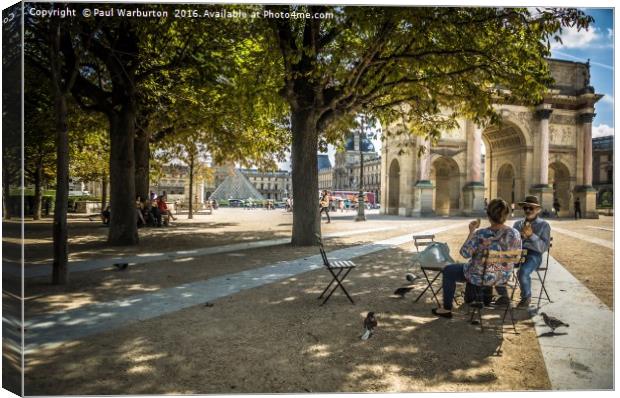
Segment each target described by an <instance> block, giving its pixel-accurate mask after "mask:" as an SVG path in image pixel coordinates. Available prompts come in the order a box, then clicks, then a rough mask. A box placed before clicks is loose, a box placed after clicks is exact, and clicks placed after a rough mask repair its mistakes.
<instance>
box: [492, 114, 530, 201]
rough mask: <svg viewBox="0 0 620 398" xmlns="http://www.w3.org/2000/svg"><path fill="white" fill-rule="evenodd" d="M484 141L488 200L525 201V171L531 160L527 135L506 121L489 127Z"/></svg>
mask: <svg viewBox="0 0 620 398" xmlns="http://www.w3.org/2000/svg"><path fill="white" fill-rule="evenodd" d="M482 139H483V143H484V146H485V157H484V170H485V173H484V184H485V188H486V189H485V197H487V198H488V200H489V201H490V200H491V199H494V198H502V199H504V200H505V201H507V202H509V203H516V202H518V201H520V200H522V199H523V198H524V197H525V195H526V192H525V191H526V188H527V187H526V186H525V183H524V178H525V176H524V174H523V170H522V165H523V164H524V162H525V161H526V159H527V158H526V155H527V146H526V140H525V137H524V135H523V133H522V132H521V130H520V129H519V127H517V126H516V125H514V124H512V123H510V122H504V123H502V124H501V125H500V126H491V127H489V128H487V129H486V130H485V131H484V133H483V134H482ZM502 168H503V169H502ZM500 169H502V170H500Z"/></svg>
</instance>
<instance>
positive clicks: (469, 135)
mask: <svg viewBox="0 0 620 398" xmlns="http://www.w3.org/2000/svg"><path fill="white" fill-rule="evenodd" d="M465 137H466V140H467V182H466V183H465V186H464V187H463V214H464V215H468V216H470V215H483V214H484V193H485V190H484V182H483V181H482V172H481V170H482V159H481V157H480V155H481V153H480V147H481V145H482V128H481V127H480V126H478V125H477V124H476V123H475V122H474V121H472V120H466V121H465Z"/></svg>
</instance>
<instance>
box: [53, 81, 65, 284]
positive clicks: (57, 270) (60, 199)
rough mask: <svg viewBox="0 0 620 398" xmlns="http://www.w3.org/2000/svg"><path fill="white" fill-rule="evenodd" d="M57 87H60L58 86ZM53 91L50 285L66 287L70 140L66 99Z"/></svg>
mask: <svg viewBox="0 0 620 398" xmlns="http://www.w3.org/2000/svg"><path fill="white" fill-rule="evenodd" d="M58 84H59V83H58ZM59 91H60V90H56V93H55V97H56V98H55V105H56V106H55V108H56V203H55V204H54V226H53V237H54V264H53V270H52V284H54V285H65V284H67V282H68V281H69V272H68V269H67V258H68V252H69V250H68V244H67V241H68V237H69V236H68V235H69V234H68V231H67V207H68V202H69V137H68V134H67V97H66V95H65V94H64V93H62V92H59Z"/></svg>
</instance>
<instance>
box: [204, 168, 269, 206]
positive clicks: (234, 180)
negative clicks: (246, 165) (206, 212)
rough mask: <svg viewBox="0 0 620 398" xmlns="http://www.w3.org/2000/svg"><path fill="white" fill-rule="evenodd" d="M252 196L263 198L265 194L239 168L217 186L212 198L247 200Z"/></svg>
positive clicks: (253, 197) (257, 198) (253, 198)
mask: <svg viewBox="0 0 620 398" xmlns="http://www.w3.org/2000/svg"><path fill="white" fill-rule="evenodd" d="M248 198H252V200H263V199H264V198H263V195H261V193H260V192H258V190H257V189H256V188H254V186H253V185H252V183H251V182H250V180H248V179H247V177H246V176H244V175H243V173H242V172H241V171H239V170H238V169H232V170H231V174H229V175H228V176H227V177H226V178H225V179H224V181H222V183H221V184H220V185H219V186H218V187H217V188H215V191H213V194H211V199H214V200H227V199H243V200H246V199H248Z"/></svg>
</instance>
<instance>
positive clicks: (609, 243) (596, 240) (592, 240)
mask: <svg viewBox="0 0 620 398" xmlns="http://www.w3.org/2000/svg"><path fill="white" fill-rule="evenodd" d="M551 231H552V232H559V233H561V234H564V235H568V236H571V237H573V238H577V239H581V240H583V241H586V242H590V243H594V244H595V245H599V246H603V247H606V248H608V249H611V250H613V249H614V242H612V241H609V240H607V239H600V238H594V237H592V236H589V235H584V234H580V233H577V232H573V231H569V230H568V229H564V228H560V227H558V226H557V224H551Z"/></svg>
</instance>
